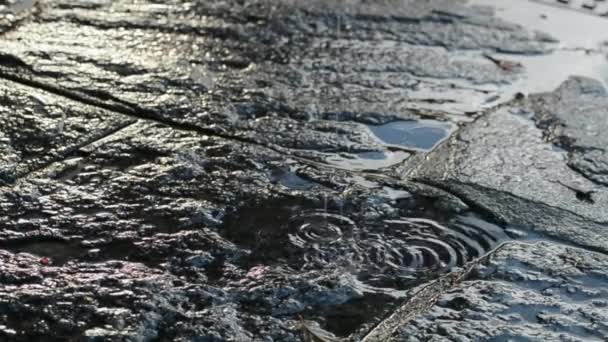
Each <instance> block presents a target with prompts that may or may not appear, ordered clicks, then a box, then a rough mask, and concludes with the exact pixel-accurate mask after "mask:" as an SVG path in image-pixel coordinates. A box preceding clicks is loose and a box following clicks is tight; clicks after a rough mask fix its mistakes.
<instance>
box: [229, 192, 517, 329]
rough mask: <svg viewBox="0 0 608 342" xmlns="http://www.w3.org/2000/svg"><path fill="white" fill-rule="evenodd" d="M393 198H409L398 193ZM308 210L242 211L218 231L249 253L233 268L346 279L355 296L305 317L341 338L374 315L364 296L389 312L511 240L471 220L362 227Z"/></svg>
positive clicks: (293, 203) (407, 220)
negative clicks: (415, 289)
mask: <svg viewBox="0 0 608 342" xmlns="http://www.w3.org/2000/svg"><path fill="white" fill-rule="evenodd" d="M392 195H394V197H395V198H409V197H410V195H409V194H407V193H405V192H399V193H394V194H392ZM311 204H312V203H303V202H298V201H297V200H293V199H283V200H280V201H279V200H277V201H273V202H271V203H264V204H257V205H252V206H251V207H245V208H241V209H240V210H239V211H237V212H236V213H234V214H233V215H230V216H229V219H227V220H226V222H225V225H224V226H223V227H222V229H221V232H222V235H223V236H224V237H226V238H227V239H228V240H230V241H231V242H233V243H235V244H236V245H238V246H241V247H243V248H245V249H247V250H249V253H248V254H247V255H246V256H244V257H242V258H241V259H240V260H238V261H237V262H236V264H237V265H238V266H239V267H241V268H242V269H245V270H247V269H251V268H252V267H270V268H274V269H275V270H276V271H277V272H279V270H285V269H289V270H290V271H289V272H297V273H299V274H309V273H308V272H311V271H313V273H314V272H317V271H323V272H330V273H339V274H347V275H349V276H350V277H352V279H354V282H355V283H356V288H357V289H358V290H359V291H361V292H362V293H363V295H362V296H361V297H356V299H352V300H350V301H348V302H346V303H343V304H337V305H335V306H331V305H328V306H327V307H323V308H317V307H314V308H311V311H310V316H309V317H311V316H312V317H315V320H318V321H320V322H323V323H322V326H323V328H324V329H327V330H328V331H331V332H332V333H336V334H338V335H341V336H346V335H348V334H350V333H353V332H355V331H356V330H357V329H358V328H360V327H361V326H362V325H363V324H366V323H369V322H371V320H373V319H376V318H377V317H378V315H376V314H369V313H371V312H374V313H376V312H377V310H372V311H370V310H371V309H370V306H369V305H370V298H375V300H378V302H379V303H382V309H383V310H384V309H386V310H390V309H391V308H392V307H393V306H394V305H398V304H399V301H400V299H401V298H404V296H405V294H406V292H407V290H409V289H411V288H413V287H414V286H417V285H420V284H422V283H424V282H427V281H429V280H431V279H434V278H436V277H438V276H439V275H442V274H445V273H447V272H450V271H452V270H453V269H454V268H455V267H461V266H463V265H464V264H465V263H466V262H468V261H471V260H473V259H475V258H478V257H480V256H483V255H485V254H486V253H487V252H488V251H490V250H492V249H493V248H495V247H496V246H497V245H498V244H499V243H501V242H503V241H506V240H509V239H510V238H509V237H508V235H507V234H506V233H505V232H504V231H503V229H502V228H501V227H499V226H496V225H494V224H491V223H489V222H486V221H484V220H482V219H479V218H477V217H476V216H474V215H473V214H466V215H458V216H451V217H450V218H449V219H448V221H447V222H446V223H444V224H441V223H438V222H436V221H434V220H431V219H429V218H422V217H400V218H397V219H391V220H382V219H377V218H374V219H371V220H367V221H361V217H365V216H360V215H358V214H356V213H354V214H352V215H349V214H348V209H349V208H348V205H347V206H346V207H345V208H346V209H347V210H346V211H345V213H342V211H341V210H336V209H337V208H335V205H332V204H331V203H330V205H329V207H328V208H327V209H316V210H314V209H313V210H311V209H310V208H311ZM350 209H352V208H350ZM219 277H221V275H219ZM387 312H388V311H387ZM364 313H368V314H367V315H366V314H364Z"/></svg>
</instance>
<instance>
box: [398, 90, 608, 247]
mask: <svg viewBox="0 0 608 342" xmlns="http://www.w3.org/2000/svg"><path fill="white" fill-rule="evenodd" d="M605 101H606V97H605V91H604V89H603V87H602V86H601V85H600V84H598V83H597V82H596V81H593V80H590V79H584V78H571V79H570V80H568V81H566V82H565V83H564V84H563V85H562V86H561V87H560V88H559V89H557V90H555V92H552V93H548V94H541V95H534V96H532V97H530V98H529V99H525V100H522V101H520V102H515V103H513V104H512V105H509V106H506V107H503V108H500V109H498V110H496V111H494V112H492V113H489V114H488V115H487V116H484V117H482V118H480V119H479V120H477V121H476V122H475V123H474V124H472V125H469V126H468V127H467V128H466V129H464V130H462V131H461V132H459V133H458V134H457V136H455V137H454V138H453V139H452V140H451V141H450V142H448V143H447V144H445V145H444V146H443V147H442V148H441V149H439V150H437V151H436V152H435V153H434V154H433V156H432V157H430V158H427V163H425V164H420V166H419V167H417V168H413V169H411V170H409V171H407V172H410V174H411V175H412V176H414V177H420V178H425V179H427V180H429V181H432V182H436V181H440V180H441V181H442V182H444V183H450V182H454V183H465V184H474V185H475V186H476V187H485V188H490V189H494V190H498V191H502V192H505V193H508V194H511V195H514V196H515V197H518V198H520V199H524V200H526V201H528V202H535V203H539V204H541V206H542V205H545V206H549V207H554V208H559V209H562V210H564V211H568V212H570V213H571V215H570V216H572V217H575V216H579V217H580V218H581V219H583V220H584V219H587V220H590V221H594V222H590V223H589V224H590V226H591V227H590V229H588V230H589V231H594V232H595V234H596V235H595V236H588V237H586V238H585V237H581V239H577V238H576V237H574V238H573V240H572V241H573V242H576V243H581V244H586V245H595V246H598V245H599V247H601V248H605V244H604V243H603V239H604V238H605V236H606V235H605V234H607V233H606V232H607V230H606V229H605V226H606V222H608V216H607V214H606V213H607V211H606V208H608V189H607V188H606V187H605V186H604V185H603V184H601V182H598V181H593V179H594V178H593V177H601V174H602V172H605V171H606V170H602V168H601V165H602V164H601V163H602V159H601V158H603V152H602V151H603V149H604V144H603V143H602V139H603V138H601V137H600V135H601V134H599V132H600V131H601V130H602V127H603V126H605V125H606V117H607V112H606V110H605V106H603V105H602V104H603V103H605ZM505 127H509V129H508V130H505V129H504V128H505ZM592 132H598V133H597V134H595V135H594V134H592ZM596 137H597V138H596ZM555 143H557V145H556V144H555ZM594 156H597V157H594ZM594 158H595V159H594ZM413 163H416V161H415V160H414V161H412V164H413ZM410 165H411V164H410ZM585 165H587V166H590V165H593V167H594V168H593V169H589V168H586V166H585ZM403 169H407V167H404V168H403ZM579 170H580V171H579ZM585 170H586V171H585ZM445 180H449V181H448V182H445ZM447 186H451V185H447ZM455 186H456V185H455ZM456 187H457V186H456ZM473 196H474V195H473ZM517 201H518V200H514V202H517ZM478 203H479V204H480V205H482V206H486V207H489V208H492V209H490V210H492V211H493V212H494V213H496V215H497V216H500V215H501V213H502V212H503V211H504V210H501V209H498V208H496V207H492V206H488V205H486V204H485V203H484V202H483V201H478ZM506 206H507V207H508V205H506ZM544 212H546V216H547V217H551V216H555V214H554V213H553V211H552V210H549V211H547V210H544ZM540 215H543V214H542V211H541V213H540ZM521 216H527V215H526V213H524V214H523V215H521ZM534 220H542V218H539V217H535V218H532V220H531V221H529V222H526V223H524V224H528V225H532V226H533V225H534V223H533V221H534ZM507 221H509V222H511V223H516V222H512V220H507ZM524 221H525V220H524ZM522 223H523V222H522ZM594 226H597V228H595V229H594V228H592V227H594ZM541 229H542V230H547V229H550V230H552V231H554V232H555V231H557V235H567V232H565V231H567V230H571V228H568V227H567V226H563V227H559V225H558V224H556V225H551V226H549V225H545V227H544V228H541ZM562 230H563V232H562ZM585 233H590V232H587V231H585V232H579V231H577V232H576V234H579V235H581V234H585ZM597 234H599V235H597ZM584 239H586V241H585V242H584V241H583V240H584ZM594 241H595V243H594Z"/></svg>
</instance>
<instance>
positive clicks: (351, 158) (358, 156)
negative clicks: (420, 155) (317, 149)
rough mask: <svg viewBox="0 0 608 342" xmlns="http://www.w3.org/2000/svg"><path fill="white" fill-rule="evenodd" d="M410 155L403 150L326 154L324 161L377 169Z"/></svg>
mask: <svg viewBox="0 0 608 342" xmlns="http://www.w3.org/2000/svg"><path fill="white" fill-rule="evenodd" d="M409 156H410V154H409V153H407V152H404V151H377V152H363V153H341V154H328V155H327V157H326V158H325V162H326V163H327V164H330V165H332V166H334V167H337V168H340V169H344V170H353V171H362V170H378V169H383V168H387V167H390V166H393V165H396V164H399V163H401V162H402V161H404V160H406V159H407V158H408V157H409Z"/></svg>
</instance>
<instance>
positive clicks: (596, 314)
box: [394, 242, 608, 341]
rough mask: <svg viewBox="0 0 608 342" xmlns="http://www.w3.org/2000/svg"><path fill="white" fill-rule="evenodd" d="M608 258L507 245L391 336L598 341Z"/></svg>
mask: <svg viewBox="0 0 608 342" xmlns="http://www.w3.org/2000/svg"><path fill="white" fill-rule="evenodd" d="M607 266H608V257H606V255H602V254H597V253H593V252H589V251H585V250H581V249H579V248H575V247H569V246H566V245H559V244H554V243H548V242H538V243H533V244H528V243H510V244H509V245H508V246H506V247H505V248H503V249H501V250H500V251H499V252H498V253H496V254H495V255H494V256H493V257H492V259H491V260H490V261H489V262H488V263H487V264H484V265H481V266H479V267H478V268H477V269H475V270H474V272H473V275H472V276H470V277H469V279H467V280H466V281H464V282H462V283H460V284H459V285H458V286H456V287H454V288H453V289H452V290H450V291H448V292H447V293H445V294H444V295H442V296H441V297H440V298H439V299H438V302H437V305H436V306H435V307H434V308H433V309H431V310H430V311H428V312H427V313H425V314H423V315H421V316H420V317H419V318H417V319H414V320H412V321H410V323H409V324H408V325H407V326H405V327H403V328H402V329H401V330H400V331H399V332H398V333H397V336H395V339H394V340H396V341H481V340H483V341H503V340H526V341H530V340H531V341H605V340H606V338H608V325H607V324H606V322H608V310H607V306H608V301H607V300H606V298H608V292H607V288H606V283H607V282H608V277H607V276H606V272H605V269H606V267H607Z"/></svg>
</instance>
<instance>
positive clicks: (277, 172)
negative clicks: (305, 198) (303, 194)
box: [270, 167, 320, 190]
mask: <svg viewBox="0 0 608 342" xmlns="http://www.w3.org/2000/svg"><path fill="white" fill-rule="evenodd" d="M270 179H271V181H272V182H274V183H279V184H281V185H283V186H285V187H287V188H289V189H293V190H309V189H312V188H314V187H317V186H320V185H319V184H318V183H315V182H313V181H309V180H307V179H304V178H302V177H300V176H298V175H297V174H296V173H295V172H294V171H292V170H291V169H290V168H287V167H283V168H277V169H274V170H272V171H271V173H270Z"/></svg>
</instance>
